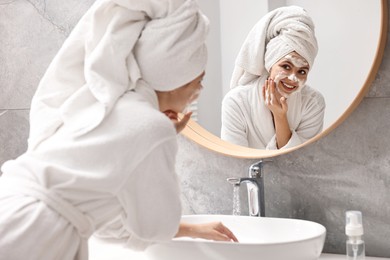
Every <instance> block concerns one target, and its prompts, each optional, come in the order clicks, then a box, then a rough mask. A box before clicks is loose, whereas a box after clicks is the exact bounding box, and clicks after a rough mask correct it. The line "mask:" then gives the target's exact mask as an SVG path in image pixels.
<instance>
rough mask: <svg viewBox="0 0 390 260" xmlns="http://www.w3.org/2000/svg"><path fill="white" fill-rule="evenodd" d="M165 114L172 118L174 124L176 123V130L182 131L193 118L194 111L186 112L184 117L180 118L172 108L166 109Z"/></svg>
mask: <svg viewBox="0 0 390 260" xmlns="http://www.w3.org/2000/svg"><path fill="white" fill-rule="evenodd" d="M164 114H165V115H166V116H167V117H168V118H169V119H171V121H172V122H173V124H174V125H175V128H176V132H177V133H180V132H181V131H182V130H183V129H184V128H185V127H186V125H187V123H188V121H189V120H190V118H191V115H192V112H188V113H186V114H184V116H183V118H181V119H179V116H178V114H177V113H176V112H174V111H172V110H167V111H164Z"/></svg>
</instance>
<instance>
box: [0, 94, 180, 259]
mask: <svg viewBox="0 0 390 260" xmlns="http://www.w3.org/2000/svg"><path fill="white" fill-rule="evenodd" d="M71 132H72V130H70V129H68V128H67V126H66V125H64V126H62V127H61V128H59V129H58V130H57V132H56V133H55V134H54V135H52V136H51V137H48V138H47V139H46V140H45V141H44V142H42V143H41V144H40V145H39V146H38V147H37V148H36V149H34V150H30V151H29V152H27V153H25V154H23V155H21V156H20V157H18V158H17V159H15V160H11V161H8V162H6V163H5V164H4V165H3V167H2V172H3V175H2V176H1V177H0V259H1V260H19V259H20V260H26V259H28V260H73V259H78V260H81V259H83V260H84V259H88V254H87V239H88V237H89V236H90V235H91V234H92V233H93V232H94V231H96V230H101V232H102V233H103V234H105V235H107V234H110V235H111V237H114V238H118V239H121V240H123V241H124V242H125V243H126V244H127V246H129V247H132V248H135V249H143V248H145V247H146V246H147V245H149V244H150V243H152V242H154V241H167V240H170V239H171V238H172V237H174V235H175V234H176V233H177V231H178V227H179V222H180V217H181V204H180V200H179V196H180V193H179V185H178V181H177V176H176V174H175V168H174V165H175V156H176V152H177V140H176V129H175V128H174V126H173V124H172V122H171V121H170V120H169V119H168V118H167V117H166V116H165V115H164V114H163V113H161V112H160V111H158V105H157V96H156V95H155V93H154V91H152V92H149V93H148V95H146V94H142V95H141V94H139V93H137V92H134V91H128V92H126V93H125V94H124V95H123V96H121V97H120V98H119V99H118V101H117V103H116V105H115V106H114V107H113V109H112V112H111V113H110V114H109V115H108V116H107V117H106V119H105V120H104V121H103V122H102V123H101V124H100V125H99V126H98V127H96V128H95V129H94V130H92V131H90V132H88V133H86V134H84V135H82V136H79V137H73V135H72V134H69V133H71ZM118 224H119V225H118ZM106 228H109V230H106ZM113 228H115V229H113Z"/></svg>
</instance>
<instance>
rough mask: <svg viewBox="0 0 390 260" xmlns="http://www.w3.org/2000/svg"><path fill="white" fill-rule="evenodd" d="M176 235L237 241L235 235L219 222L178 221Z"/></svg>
mask: <svg viewBox="0 0 390 260" xmlns="http://www.w3.org/2000/svg"><path fill="white" fill-rule="evenodd" d="M176 237H192V238H203V239H209V240H215V241H229V242H230V241H234V242H238V240H237V238H236V236H235V235H234V234H233V232H232V231H230V230H229V229H228V228H227V227H225V226H224V225H223V224H222V223H221V222H209V223H202V224H190V223H184V222H182V223H180V228H179V232H177V234H176Z"/></svg>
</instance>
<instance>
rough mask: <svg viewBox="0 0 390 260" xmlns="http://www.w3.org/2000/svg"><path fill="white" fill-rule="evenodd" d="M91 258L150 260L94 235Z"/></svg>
mask: <svg viewBox="0 0 390 260" xmlns="http://www.w3.org/2000/svg"><path fill="white" fill-rule="evenodd" d="M89 248H90V250H89V259H90V260H149V259H148V258H147V256H146V255H145V254H144V253H142V252H135V251H132V250H130V249H127V248H124V247H122V246H121V245H119V244H107V243H105V242H103V241H101V240H98V239H96V238H94V237H92V238H91V239H90V241H89ZM319 260H345V255H335V254H322V255H321V257H320V258H319ZM366 260H390V258H378V257H368V256H366Z"/></svg>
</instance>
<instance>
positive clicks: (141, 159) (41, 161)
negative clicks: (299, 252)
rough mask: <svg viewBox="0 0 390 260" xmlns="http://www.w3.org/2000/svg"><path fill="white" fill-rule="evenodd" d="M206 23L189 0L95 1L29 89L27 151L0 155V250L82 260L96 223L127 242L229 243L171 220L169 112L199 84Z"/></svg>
mask: <svg viewBox="0 0 390 260" xmlns="http://www.w3.org/2000/svg"><path fill="white" fill-rule="evenodd" d="M207 31H208V19H207V18H206V17H205V16H204V15H203V14H202V13H201V12H200V10H199V8H198V6H197V4H196V2H195V1H194V0H159V1H139V0H126V1H123V0H99V1H96V2H95V4H94V5H93V6H92V7H91V8H90V9H89V10H88V12H87V13H86V14H85V15H84V16H83V17H82V18H81V20H80V22H79V23H78V24H77V26H76V27H75V28H74V30H73V31H72V33H71V35H70V36H69V38H68V39H67V40H66V41H65V43H64V44H63V46H62V48H61V49H60V51H59V52H58V54H57V55H56V57H55V58H54V59H53V61H52V63H51V64H50V66H49V68H48V69H47V71H46V73H45V75H44V76H43V78H42V80H41V82H40V84H39V86H38V90H37V92H36V93H35V95H34V97H33V100H32V105H31V111H30V135H29V140H28V141H29V146H28V150H27V151H26V152H25V153H23V154H22V155H20V156H19V157H18V158H16V159H14V160H9V161H7V162H5V163H4V164H3V165H2V168H1V171H2V175H1V177H0V258H1V259H7V260H8V259H9V260H11V259H12V260H19V259H29V260H54V259H61V260H71V259H72V260H76V259H77V260H86V259H88V243H87V241H88V239H89V238H90V236H92V235H93V234H96V233H98V234H99V235H100V236H101V237H106V238H110V239H112V240H116V241H118V242H122V243H123V245H124V246H127V247H130V248H134V249H137V250H143V249H145V248H146V247H147V246H149V245H151V244H152V243H154V242H159V241H169V240H171V239H172V238H173V237H175V236H176V237H180V236H189V237H199V238H205V239H214V240H219V241H232V240H234V241H237V238H236V237H235V236H234V235H233V234H232V233H231V231H230V230H229V229H228V228H227V227H225V226H224V225H223V224H222V223H220V222H212V223H202V224H193V223H180V219H181V213H182V212H181V210H182V209H181V202H180V188H179V184H178V177H177V176H176V173H175V156H176V153H177V143H176V136H177V132H180V130H182V129H183V127H184V126H185V124H186V123H187V122H188V120H189V117H190V114H189V113H188V114H186V115H185V116H184V118H183V119H182V120H178V118H177V114H178V113H180V112H182V111H183V110H184V109H185V107H186V106H187V105H188V104H189V103H191V102H192V101H194V100H195V99H196V98H197V97H198V95H199V91H200V90H201V88H202V85H201V81H202V78H203V76H204V69H205V65H206V60H207V52H206V46H205V39H206V34H207ZM112 240H111V241H112Z"/></svg>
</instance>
